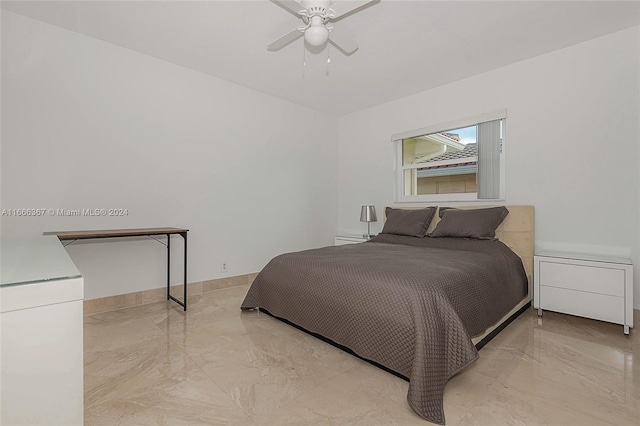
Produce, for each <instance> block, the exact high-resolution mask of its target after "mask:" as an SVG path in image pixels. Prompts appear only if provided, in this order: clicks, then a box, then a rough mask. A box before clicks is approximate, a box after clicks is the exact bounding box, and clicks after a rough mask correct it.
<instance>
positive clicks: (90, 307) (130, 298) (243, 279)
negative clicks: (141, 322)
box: [83, 274, 258, 315]
mask: <svg viewBox="0 0 640 426" xmlns="http://www.w3.org/2000/svg"><path fill="white" fill-rule="evenodd" d="M256 275H258V274H245V275H237V276H234V277H229V278H219V279H215V280H207V281H198V282H193V283H189V284H188V285H187V297H191V296H197V295H199V294H203V293H206V292H209V291H215V290H222V289H225V288H231V287H238V286H241V285H247V284H251V283H252V282H253V280H254V279H255V277H256ZM182 294H183V285H182V284H180V285H175V286H171V295H172V296H175V297H177V298H178V299H182V297H178V296H182ZM165 300H167V288H166V287H161V288H154V289H152V290H143V291H136V292H133V293H127V294H118V295H115V296H107V297H100V298H98V299H91V300H85V301H84V304H83V309H84V315H93V314H99V313H102V312H109V311H116V310H118V309H123V308H131V307H133V306H140V305H146V304H148V303H155V302H162V301H165ZM176 306H178V305H177V304H176Z"/></svg>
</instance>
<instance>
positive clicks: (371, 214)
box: [360, 206, 378, 239]
mask: <svg viewBox="0 0 640 426" xmlns="http://www.w3.org/2000/svg"><path fill="white" fill-rule="evenodd" d="M377 220H378V218H377V217H376V206H362V209H361V210H360V222H367V233H366V234H365V235H363V237H366V238H367V239H369V238H371V222H376V221H377Z"/></svg>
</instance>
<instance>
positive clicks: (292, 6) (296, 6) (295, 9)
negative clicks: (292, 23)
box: [271, 0, 307, 16]
mask: <svg viewBox="0 0 640 426" xmlns="http://www.w3.org/2000/svg"><path fill="white" fill-rule="evenodd" d="M271 1H272V2H273V3H275V4H277V5H278V6H280V7H282V8H283V9H286V10H288V11H289V12H291V13H293V14H294V15H296V16H300V14H299V12H300V11H301V10H306V9H307V8H306V7H304V6H303V5H302V4H301V3H300V2H297V1H296V0H271Z"/></svg>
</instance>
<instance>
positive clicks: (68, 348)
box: [0, 237, 84, 425]
mask: <svg viewBox="0 0 640 426" xmlns="http://www.w3.org/2000/svg"><path fill="white" fill-rule="evenodd" d="M1 278H2V279H1V281H0V327H1V330H2V333H1V335H0V424H2V425H53V424H59V425H82V424H83V422H84V389H83V381H84V379H83V372H84V368H83V347H82V343H83V335H82V334H83V331H82V328H83V320H82V304H83V295H84V282H83V278H82V276H81V275H80V272H78V270H77V269H76V267H75V265H74V264H73V262H72V261H71V259H70V258H69V256H68V254H67V253H66V251H65V250H64V248H63V247H62V244H60V242H59V241H58V239H57V238H56V237H37V238H31V239H17V240H6V239H3V240H2V265H1Z"/></svg>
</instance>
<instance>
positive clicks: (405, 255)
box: [241, 235, 527, 424]
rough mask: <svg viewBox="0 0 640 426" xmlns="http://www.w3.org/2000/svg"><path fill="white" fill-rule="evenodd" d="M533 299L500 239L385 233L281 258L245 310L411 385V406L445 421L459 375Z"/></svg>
mask: <svg viewBox="0 0 640 426" xmlns="http://www.w3.org/2000/svg"><path fill="white" fill-rule="evenodd" d="M526 293H527V278H526V274H525V272H524V268H523V266H522V262H521V261H520V258H519V257H518V256H517V255H515V254H514V253H513V252H512V251H511V250H510V249H509V248H508V247H506V246H505V245H504V244H502V243H501V242H499V241H479V240H463V239H453V238H414V237H401V236H394V235H380V236H378V237H375V238H374V239H373V240H372V241H371V242H367V243H362V244H352V245H343V246H335V247H325V248H320V249H315V250H306V251H301V252H297V253H289V254H284V255H281V256H278V257H276V258H274V259H273V260H271V262H269V264H268V265H267V266H266V267H265V268H264V269H263V270H262V271H261V272H260V274H259V275H258V276H257V278H256V279H255V281H254V283H253V285H252V286H251V288H250V289H249V292H248V293H247V296H246V298H245V299H244V301H243V303H242V306H241V307H242V309H249V308H264V309H266V310H267V311H269V312H270V313H271V314H273V315H275V316H277V317H281V318H284V319H287V320H288V321H290V322H292V323H294V324H296V325H298V326H301V327H303V328H305V329H307V330H309V331H311V332H315V333H318V334H320V335H322V336H324V337H327V338H329V339H331V340H333V341H334V342H336V343H338V344H340V345H343V346H346V347H347V348H349V349H351V350H352V351H353V352H355V353H356V354H358V355H360V356H361V357H363V358H365V359H369V360H372V361H375V362H377V363H379V364H381V365H383V366H385V367H387V368H389V369H391V370H393V371H396V372H398V373H400V374H401V375H403V376H406V377H408V378H409V393H408V395H407V400H408V402H409V405H410V406H411V407H412V408H413V410H414V411H415V412H416V413H417V414H418V415H420V416H421V417H422V418H424V419H426V420H429V421H431V422H433V423H438V424H444V421H445V417H444V409H443V394H444V388H445V385H446V383H447V382H448V381H449V379H450V378H451V377H453V376H454V375H455V374H456V373H458V372H459V371H460V370H462V369H463V368H464V367H466V366H468V365H469V364H471V363H472V362H473V361H475V360H476V359H477V358H478V352H477V350H476V348H475V346H474V345H473V343H472V342H471V337H474V336H477V335H481V334H483V333H484V332H485V331H486V329H487V328H488V327H490V326H491V325H493V324H495V323H496V322H497V321H498V320H499V319H500V318H502V317H503V316H504V315H506V314H507V313H508V312H509V311H510V310H511V309H512V308H513V307H514V306H515V305H516V304H517V303H518V302H520V301H521V300H522V299H523V298H524V297H525V296H526Z"/></svg>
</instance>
